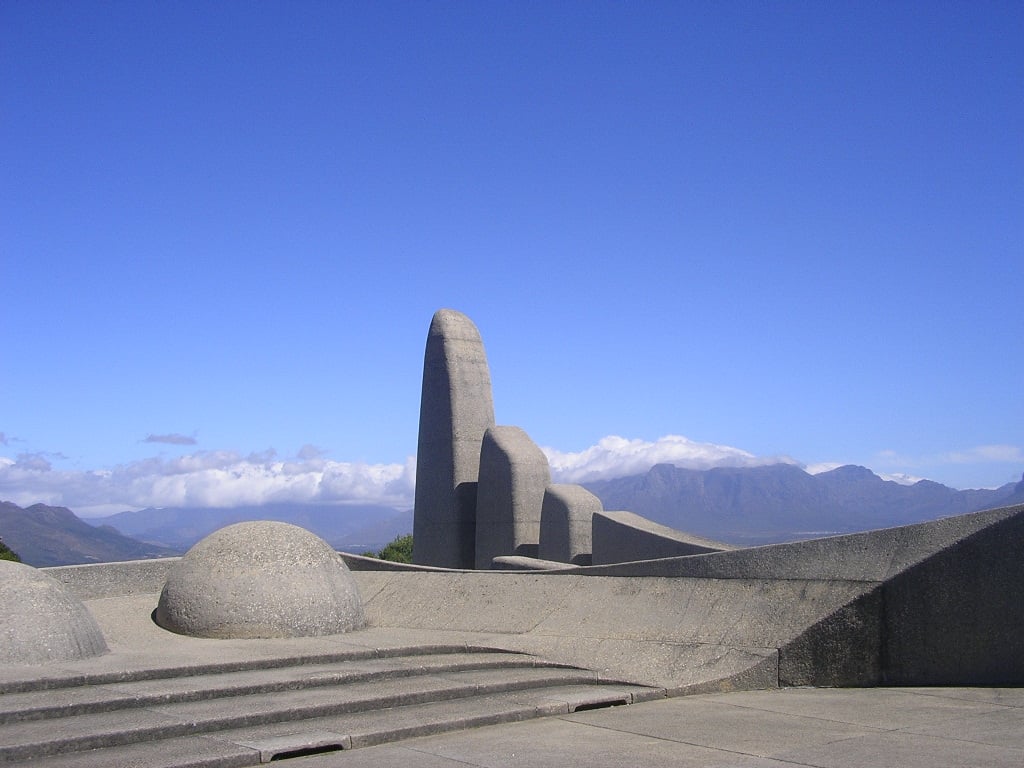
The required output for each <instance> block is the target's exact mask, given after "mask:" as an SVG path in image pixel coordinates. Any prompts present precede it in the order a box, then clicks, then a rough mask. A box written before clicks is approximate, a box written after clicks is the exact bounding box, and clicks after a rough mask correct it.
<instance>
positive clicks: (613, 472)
mask: <svg viewBox="0 0 1024 768" xmlns="http://www.w3.org/2000/svg"><path fill="white" fill-rule="evenodd" d="M541 450H542V451H544V454H545V455H546V456H547V457H548V463H549V464H550V465H551V477H552V480H554V481H555V482H557V483H585V482H589V481H592V480H610V479H612V478H615V477H626V476H628V475H638V474H641V473H643V472H646V471H647V470H649V469H650V468H651V467H653V466H654V465H655V464H672V465H674V466H677V467H683V468H684V469H711V468H713V467H757V466H764V465H766V464H796V463H797V462H796V461H794V460H793V459H791V458H789V457H786V456H755V455H754V454H752V453H748V452H747V451H743V450H740V449H739V448H731V447H730V446H727V445H715V444H714V443H698V442H695V441H693V440H690V439H688V438H685V437H682V436H680V435H666V436H665V437H661V438H658V439H657V440H655V441H654V442H648V441H646V440H628V439H626V438H624V437H618V436H616V435H610V436H608V437H605V438H602V439H601V440H599V441H598V443H597V445H593V446H591V447H590V448H587V449H585V450H582V451H580V452H578V453H562V452H561V451H558V450H555V449H554V448H541Z"/></svg>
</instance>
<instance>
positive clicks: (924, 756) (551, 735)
mask: <svg viewBox="0 0 1024 768" xmlns="http://www.w3.org/2000/svg"><path fill="white" fill-rule="evenodd" d="M299 764H301V765H303V766H304V767H305V768H326V766H345V768H373V767H376V766H417V767H418V768H459V767H460V766H461V767H462V768H465V766H495V767H497V766H560V767H562V768H573V766H586V767H587V768H601V767H602V766H609V767H610V766H630V767H632V766H637V765H647V766H705V767H706V768H710V767H711V766H714V767H715V768H726V767H728V768H793V767H794V766H820V767H821V768H854V767H855V766H856V767H857V768H860V767H861V766H872V767H873V768H874V767H875V766H895V767H898V768H917V767H918V766H920V767H921V768H944V767H946V766H970V768H986V767H987V766H999V767H1000V768H1020V766H1024V688H871V689H784V690H773V691H753V692H740V693H726V694H708V695H702V696H686V697H682V698H676V699H668V700H663V701H655V702H648V703H642V704H634V705H632V706H629V707H615V708H612V709H603V710H596V711H592V712H580V713H576V714H573V715H565V716H561V717H550V718H544V719H541V720H534V721H529V722H522V723H512V724H508V725H498V726H492V727H488V728H477V729H474V730H469V731H461V732H456V733H450V734H444V735H440V736H428V737H424V738H420V739H412V740H409V741H404V742H401V743H400V744H395V745H385V746H380V747H371V748H368V749H359V750H353V751H351V752H345V753H335V754H331V755H323V756H319V757H309V758H304V759H302V760H301V761H297V762H296V765H299Z"/></svg>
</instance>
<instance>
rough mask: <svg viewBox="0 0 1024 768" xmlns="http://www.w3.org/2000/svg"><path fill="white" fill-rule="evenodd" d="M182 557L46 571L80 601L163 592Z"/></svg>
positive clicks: (56, 568) (59, 568)
mask: <svg viewBox="0 0 1024 768" xmlns="http://www.w3.org/2000/svg"><path fill="white" fill-rule="evenodd" d="M180 559H181V558H180V557H162V558H156V559H153V560H126V561H123V562H117V563H90V564H88V565H61V566H56V567H53V568H47V569H46V572H47V573H48V574H49V575H50V576H52V577H53V578H55V579H56V580H57V581H59V582H60V583H61V584H63V585H64V586H65V588H66V589H67V590H68V591H69V592H71V593H72V594H73V595H75V596H76V597H77V598H78V599H79V600H90V599H92V598H95V597H120V596H122V595H144V594H149V593H153V592H156V593H159V592H160V590H161V589H163V587H164V582H165V581H167V574H168V573H170V570H171V568H172V567H173V565H174V564H175V563H176V562H178V560H180Z"/></svg>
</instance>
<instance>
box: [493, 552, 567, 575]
mask: <svg viewBox="0 0 1024 768" xmlns="http://www.w3.org/2000/svg"><path fill="white" fill-rule="evenodd" d="M491 567H492V568H494V569H495V570H499V571H559V572H563V571H566V570H569V569H571V567H572V566H570V565H569V564H568V563H566V562H564V561H558V560H541V559H540V558H538V557H523V556H522V555H505V556H503V557H496V558H494V559H493V560H492V561H491Z"/></svg>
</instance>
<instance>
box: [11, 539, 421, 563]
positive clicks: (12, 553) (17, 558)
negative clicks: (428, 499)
mask: <svg viewBox="0 0 1024 768" xmlns="http://www.w3.org/2000/svg"><path fill="white" fill-rule="evenodd" d="M409 539H410V545H409V552H410V553H411V552H412V544H411V540H412V536H410V537H409ZM396 541H397V539H396ZM388 546H391V545H390V544H389V545H388ZM0 560H13V561H14V562H16V563H20V562H21V558H20V557H18V553H17V552H15V551H14V550H12V549H11V548H10V547H8V546H7V545H6V544H4V540H3V539H0Z"/></svg>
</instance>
